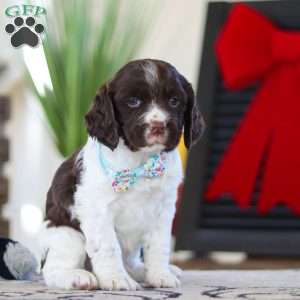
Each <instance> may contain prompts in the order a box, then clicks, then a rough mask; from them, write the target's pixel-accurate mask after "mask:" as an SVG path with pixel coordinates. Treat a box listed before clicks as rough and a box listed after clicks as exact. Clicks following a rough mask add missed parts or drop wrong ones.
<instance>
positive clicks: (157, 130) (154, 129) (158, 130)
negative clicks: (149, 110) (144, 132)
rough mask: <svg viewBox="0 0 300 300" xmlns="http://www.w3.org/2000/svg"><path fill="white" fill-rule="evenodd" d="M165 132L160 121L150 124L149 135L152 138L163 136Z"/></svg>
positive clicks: (163, 124) (163, 125)
mask: <svg viewBox="0 0 300 300" xmlns="http://www.w3.org/2000/svg"><path fill="white" fill-rule="evenodd" d="M165 131H166V124H165V122H161V121H152V122H150V135H152V136H160V135H164V134H165Z"/></svg>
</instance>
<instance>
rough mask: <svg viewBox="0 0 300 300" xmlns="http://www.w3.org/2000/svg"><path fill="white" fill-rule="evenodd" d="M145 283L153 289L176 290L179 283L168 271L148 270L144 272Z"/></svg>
mask: <svg viewBox="0 0 300 300" xmlns="http://www.w3.org/2000/svg"><path fill="white" fill-rule="evenodd" d="M145 283H146V285H147V286H151V287H155V288H176V287H179V285H180V281H179V280H178V278H177V277H176V275H175V274H173V273H172V272H171V271H170V270H168V269H167V270H156V269H153V270H148V271H147V272H146V280H145Z"/></svg>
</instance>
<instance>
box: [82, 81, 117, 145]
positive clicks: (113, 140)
mask: <svg viewBox="0 0 300 300" xmlns="http://www.w3.org/2000/svg"><path fill="white" fill-rule="evenodd" d="M85 120H86V126H87V131H88V134H89V135H90V136H91V137H95V138H96V139H97V140H98V141H99V142H100V143H102V144H104V145H105V146H107V147H109V148H110V149H111V150H114V149H115V148H116V147H117V145H118V143H119V134H118V123H117V121H116V119H115V113H114V108H113V103H112V99H111V96H110V95H109V92H108V87H107V85H104V86H103V87H102V88H100V89H99V90H98V91H97V94H96V97H95V99H94V103H93V105H92V108H91V109H90V111H89V112H88V113H87V114H86V115H85Z"/></svg>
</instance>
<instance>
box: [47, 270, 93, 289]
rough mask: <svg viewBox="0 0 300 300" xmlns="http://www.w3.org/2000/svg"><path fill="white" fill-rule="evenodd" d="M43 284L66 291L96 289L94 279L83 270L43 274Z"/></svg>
mask: <svg viewBox="0 0 300 300" xmlns="http://www.w3.org/2000/svg"><path fill="white" fill-rule="evenodd" d="M44 278H45V282H46V284H47V285H48V286H50V287H55V288H62V289H67V290H94V289H97V288H98V282H97V279H96V277H95V276H94V275H93V274H92V273H90V272H88V271H85V270H81V269H74V270H57V271H52V272H47V273H45V274H44Z"/></svg>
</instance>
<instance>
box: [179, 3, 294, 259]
mask: <svg viewBox="0 0 300 300" xmlns="http://www.w3.org/2000/svg"><path fill="white" fill-rule="evenodd" d="M246 3H247V5H250V6H252V7H254V8H256V9H258V10H259V11H261V12H262V13H263V14H264V15H265V16H266V17H268V18H270V19H271V20H273V21H274V22H275V23H276V24H277V25H278V26H280V27H282V28H287V29H290V30H294V29H300V1H299V0H282V1H281V0H278V1H247V2H246ZM231 7H232V3H230V2H228V1H224V2H212V3H209V5H208V15H207V23H206V28H205V34H204V43H203V50H202V51H201V53H202V60H201V65H200V72H199V81H198V88H197V96H198V97H197V99H198V101H199V106H200V107H201V110H202V112H203V115H204V117H205V119H206V122H207V130H206V134H205V135H204V137H203V139H202V141H201V142H200V143H198V144H196V145H195V146H194V147H193V148H192V150H191V151H190V153H189V157H188V163H187V171H186V177H185V182H184V189H183V195H182V200H181V203H182V206H181V210H180V211H179V216H178V226H177V231H178V232H177V233H176V249H178V250H181V249H187V250H197V252H198V253H206V252H209V251H216V250H222V251H245V252H247V253H249V254H263V255H296V256H300V239H299V236H300V218H299V217H298V216H295V215H293V214H292V213H291V212H290V210H289V209H288V208H287V207H285V206H276V207H274V208H273V209H272V210H271V211H270V212H269V213H268V214H266V215H260V214H258V213H257V201H258V197H259V194H260V185H261V184H260V183H261V178H262V175H263V173H262V170H263V169H264V168H263V166H264V161H263V162H262V166H261V172H260V174H259V175H258V176H257V181H256V184H255V187H254V191H253V195H252V199H251V205H250V207H249V208H248V209H240V208H239V207H238V206H237V205H236V204H235V202H234V201H233V199H231V198H230V196H229V195H226V196H224V197H222V198H221V199H218V200H217V201H215V202H207V201H206V200H205V198H204V194H205V189H206V187H207V184H208V182H209V180H210V179H211V178H212V176H213V175H214V172H215V170H216V168H217V166H218V164H219V163H220V160H221V158H222V156H223V154H224V151H225V149H227V147H228V144H229V142H230V140H231V139H232V137H233V135H234V133H235V131H236V130H237V128H238V126H239V124H240V123H241V120H242V118H243V117H244V116H245V113H246V112H247V110H248V107H249V105H251V101H252V100H253V96H254V95H255V94H256V93H257V92H258V90H259V84H260V83H259V82H258V83H255V84H253V86H252V87H249V88H245V89H242V90H239V91H230V90H228V89H226V88H225V87H224V82H223V80H222V78H221V74H220V70H219V68H218V63H217V61H216V56H215V41H216V38H217V36H218V34H219V32H220V30H221V28H222V26H223V24H224V22H225V20H226V18H227V16H228V13H229V11H230V9H231ZM257 46H258V47H259V45H257ZM282 104H283V105H285V102H284V99H283V100H282ZM253 141H254V142H255V139H254V140H253ZM299 187H300V185H299ZM299 201H300V199H299Z"/></svg>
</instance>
